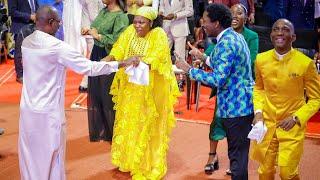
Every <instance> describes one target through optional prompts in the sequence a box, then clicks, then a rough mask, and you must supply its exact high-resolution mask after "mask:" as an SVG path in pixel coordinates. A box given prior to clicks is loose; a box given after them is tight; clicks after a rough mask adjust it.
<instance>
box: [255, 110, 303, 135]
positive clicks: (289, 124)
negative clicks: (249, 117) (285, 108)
mask: <svg viewBox="0 0 320 180" xmlns="http://www.w3.org/2000/svg"><path fill="white" fill-rule="evenodd" d="M258 121H263V116H262V112H258V113H256V114H255V115H254V119H253V122H252V123H253V124H256V123H257V122H258ZM296 124H297V122H296V120H294V117H293V116H289V117H287V118H285V119H283V120H281V121H279V122H277V128H281V129H283V130H284V131H289V130H291V129H292V128H293V127H294V125H296Z"/></svg>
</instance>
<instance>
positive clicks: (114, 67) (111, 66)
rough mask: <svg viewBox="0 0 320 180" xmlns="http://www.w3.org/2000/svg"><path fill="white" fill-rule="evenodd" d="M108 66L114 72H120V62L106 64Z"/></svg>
mask: <svg viewBox="0 0 320 180" xmlns="http://www.w3.org/2000/svg"><path fill="white" fill-rule="evenodd" d="M106 63H107V65H108V66H109V67H110V68H111V69H114V70H116V71H117V70H118V69H119V62H118V61H110V62H106Z"/></svg>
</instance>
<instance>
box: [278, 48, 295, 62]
mask: <svg viewBox="0 0 320 180" xmlns="http://www.w3.org/2000/svg"><path fill="white" fill-rule="evenodd" d="M290 51H292V48H291V49H290ZM290 51H288V52H287V53H285V54H279V53H278V52H277V51H276V50H274V52H275V53H276V56H277V57H278V60H279V61H281V60H282V59H283V57H284V56H285V55H287V54H289V52H290Z"/></svg>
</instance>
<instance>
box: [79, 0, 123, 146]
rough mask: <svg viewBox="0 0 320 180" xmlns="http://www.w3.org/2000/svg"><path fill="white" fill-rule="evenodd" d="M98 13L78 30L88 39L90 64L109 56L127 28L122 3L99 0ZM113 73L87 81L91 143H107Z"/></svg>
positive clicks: (111, 119)
mask: <svg viewBox="0 0 320 180" xmlns="http://www.w3.org/2000/svg"><path fill="white" fill-rule="evenodd" d="M102 2H103V4H104V5H106V7H105V8H103V9H101V10H100V12H99V14H98V16H97V17H96V18H95V19H94V20H93V22H92V23H91V26H90V27H87V28H86V27H84V28H82V30H81V32H82V34H83V35H91V36H92V37H93V39H94V45H93V48H92V52H91V57H90V60H91V61H100V60H101V59H102V58H104V57H105V56H107V55H108V54H109V53H110V50H111V48H112V46H113V44H114V43H115V42H116V41H117V39H118V37H119V36H120V34H121V33H122V32H123V31H124V30H125V29H126V28H127V26H128V25H129V20H128V17H127V15H126V14H125V13H124V2H123V1H122V0H103V1H102ZM113 78H114V73H112V74H110V75H102V76H97V77H89V78H88V121H89V138H90V141H91V142H97V141H101V140H103V141H111V140H112V136H113V125H114V118H115V111H114V103H113V101H112V95H110V94H109V92H110V86H111V84H112V81H113Z"/></svg>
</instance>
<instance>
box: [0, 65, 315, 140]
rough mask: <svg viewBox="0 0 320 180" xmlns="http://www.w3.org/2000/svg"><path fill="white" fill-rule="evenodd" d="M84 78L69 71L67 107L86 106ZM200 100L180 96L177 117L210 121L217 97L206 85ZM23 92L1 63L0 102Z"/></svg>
mask: <svg viewBox="0 0 320 180" xmlns="http://www.w3.org/2000/svg"><path fill="white" fill-rule="evenodd" d="M81 79H82V75H78V74H76V73H74V72H73V71H68V72H67V81H66V98H65V105H66V108H70V107H71V105H72V104H73V103H77V104H80V106H81V107H85V106H86V94H79V92H78V86H79V84H80V81H81ZM200 90H201V93H200V101H199V108H198V112H196V108H195V104H192V105H191V109H190V110H187V106H186V95H185V94H186V93H185V92H183V93H182V94H183V96H182V97H180V98H179V101H178V103H177V104H176V106H175V112H176V117H177V118H178V119H180V120H186V121H196V122H199V123H210V122H211V120H212V117H213V112H214V104H215V103H214V102H215V99H214V98H213V99H210V100H209V93H210V89H209V88H207V87H204V86H201V88H200ZM20 94H21V85H20V84H19V83H17V82H16V81H15V72H14V66H13V61H12V60H9V61H7V62H6V63H2V64H0V103H19V101H20ZM307 133H308V135H310V136H318V137H320V112H318V113H317V114H316V115H315V116H313V117H312V118H311V119H310V121H309V122H308V126H307Z"/></svg>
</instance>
